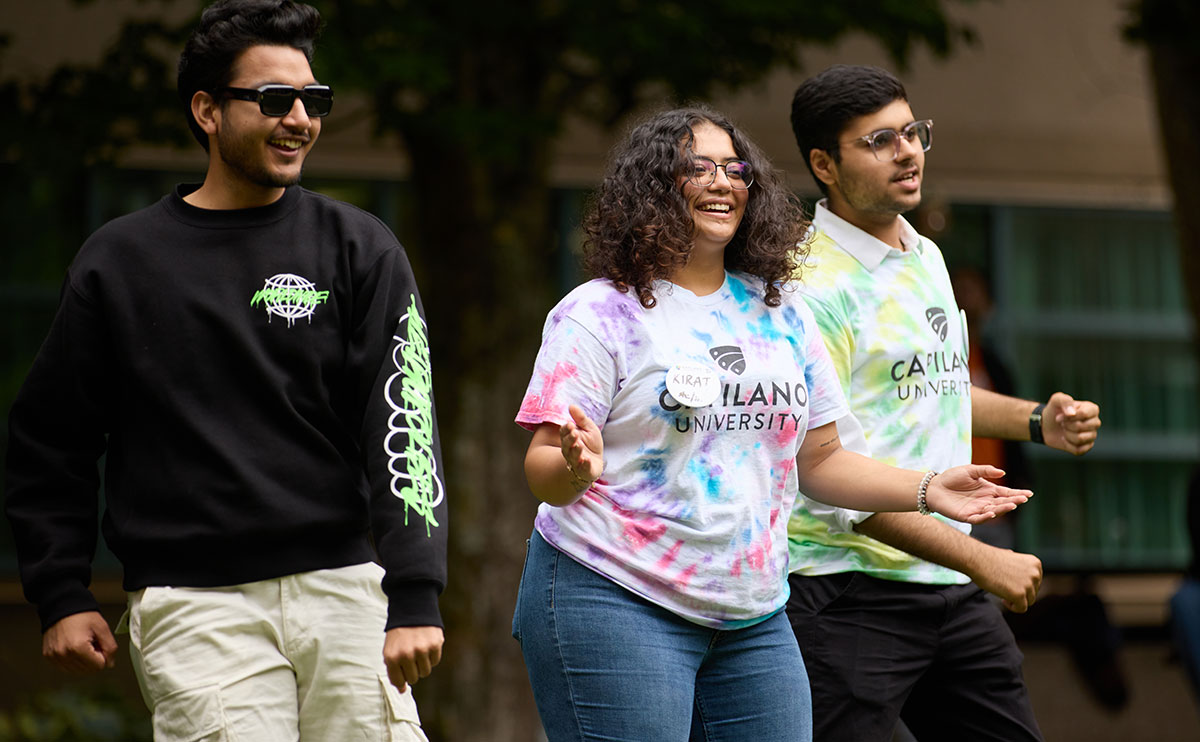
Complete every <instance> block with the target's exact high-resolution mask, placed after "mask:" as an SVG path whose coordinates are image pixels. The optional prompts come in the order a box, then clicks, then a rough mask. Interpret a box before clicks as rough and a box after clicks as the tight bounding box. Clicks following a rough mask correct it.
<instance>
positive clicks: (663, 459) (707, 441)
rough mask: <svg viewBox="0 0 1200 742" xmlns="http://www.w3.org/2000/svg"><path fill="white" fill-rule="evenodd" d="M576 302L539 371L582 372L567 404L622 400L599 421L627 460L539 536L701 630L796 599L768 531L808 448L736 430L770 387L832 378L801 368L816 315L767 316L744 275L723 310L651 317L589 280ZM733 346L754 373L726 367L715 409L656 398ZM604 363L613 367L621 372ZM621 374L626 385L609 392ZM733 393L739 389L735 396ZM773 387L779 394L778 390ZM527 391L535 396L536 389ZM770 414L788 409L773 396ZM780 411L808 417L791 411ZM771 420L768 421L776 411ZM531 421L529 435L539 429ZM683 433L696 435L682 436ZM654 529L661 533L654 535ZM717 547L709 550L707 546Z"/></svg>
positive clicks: (669, 304)
mask: <svg viewBox="0 0 1200 742" xmlns="http://www.w3.org/2000/svg"><path fill="white" fill-rule="evenodd" d="M578 291H579V292H580V295H581V296H582V297H583V298H582V299H581V300H579V301H578V302H577V303H576V305H575V309H574V313H573V314H572V316H571V318H570V319H571V320H572V322H565V323H563V322H561V319H562V318H561V317H556V319H557V320H559V322H558V323H557V324H556V325H555V328H554V333H555V334H554V336H553V337H551V338H550V339H549V340H544V348H545V353H542V354H539V364H542V365H546V366H550V365H551V364H552V363H553V362H555V361H557V360H563V359H569V360H570V361H571V362H572V363H575V364H577V365H578V368H579V375H578V376H577V377H572V378H571V380H570V382H569V383H565V384H564V387H563V390H562V393H563V394H564V395H566V394H570V395H572V396H573V397H586V396H588V395H589V393H592V392H595V391H597V390H599V389H600V388H601V386H604V388H605V390H606V391H608V392H612V394H611V395H607V394H606V395H603V396H605V397H606V398H609V399H611V402H612V405H613V406H614V407H615V408H616V409H614V410H609V411H608V414H603V413H600V414H597V415H594V416H593V417H594V418H599V417H604V418H605V420H606V423H601V424H602V426H603V429H604V430H605V438H606V440H605V443H606V449H607V448H610V447H611V449H612V450H613V451H617V450H618V445H617V444H616V443H614V444H613V445H611V446H610V445H609V443H610V441H609V440H608V437H609V435H610V434H611V435H612V436H613V437H614V441H615V440H617V437H618V436H620V438H619V439H620V440H621V441H622V443H621V444H620V445H621V446H623V448H621V449H620V451H621V453H620V457H619V458H614V459H613V460H612V461H611V462H609V464H610V466H609V471H608V472H607V473H606V481H605V482H604V483H603V485H602V486H600V487H598V488H597V491H596V494H597V495H598V496H597V497H591V498H585V499H583V500H581V501H580V502H579V503H576V504H575V505H572V506H569V507H568V508H550V507H549V506H543V507H542V508H541V509H540V510H539V517H538V523H539V526H538V527H539V531H543V533H544V535H545V532H546V531H549V532H550V536H551V538H550V540H551V543H554V544H555V545H556V546H557V547H558V548H560V549H562V550H564V551H565V552H567V553H569V554H571V555H572V556H573V557H574V558H577V559H580V560H582V561H584V562H585V563H587V564H589V566H593V567H594V568H596V569H597V570H598V571H600V572H601V573H602V574H605V575H608V576H610V577H612V578H613V579H616V580H617V581H618V582H620V583H621V584H623V585H625V586H626V587H628V588H630V589H631V590H632V591H633V592H635V593H638V594H641V595H643V596H644V597H647V598H648V599H650V600H652V601H654V602H657V603H659V604H661V605H663V606H665V607H667V608H669V609H671V610H674V611H676V612H678V613H680V615H684V616H685V617H687V618H689V619H691V620H696V621H698V622H700V623H703V624H705V625H711V626H715V627H718V628H723V629H724V628H737V627H740V626H746V625H750V624H753V623H755V622H757V621H759V620H762V619H763V618H765V617H767V616H769V615H771V614H772V613H773V612H774V610H775V609H776V608H778V606H779V604H780V603H779V601H780V600H783V599H784V598H785V597H786V589H783V591H782V593H781V592H780V586H782V585H785V582H784V580H783V578H782V576H783V575H784V574H785V570H784V564H783V562H785V561H786V556H785V555H784V548H785V547H786V539H785V538H783V537H782V535H779V534H775V533H774V532H773V531H775V530H779V531H781V532H782V526H780V525H778V524H777V525H776V527H775V528H774V529H772V533H770V534H768V533H766V529H767V528H768V524H769V523H770V513H771V512H779V511H780V509H782V508H786V507H788V505H790V497H789V495H788V493H787V492H786V491H785V490H786V489H787V488H786V486H785V482H784V479H783V477H784V476H785V475H786V474H787V470H786V469H784V468H781V467H780V466H779V460H780V458H781V457H784V458H786V456H787V455H788V453H789V451H788V449H790V448H791V447H792V446H794V445H798V439H794V438H791V437H790V436H788V435H783V434H782V431H783V428H782V427H781V423H780V422H779V421H776V422H775V423H768V425H769V427H768V428H767V429H766V430H764V431H761V432H759V433H758V434H757V435H756V434H755V433H754V432H753V429H752V428H751V429H750V430H749V432H748V433H747V432H737V433H734V431H733V428H732V427H731V426H733V425H734V424H735V423H734V421H735V420H738V419H739V416H740V415H742V414H745V413H755V412H756V410H755V409H752V408H755V407H758V406H759V405H760V404H761V403H763V402H764V400H762V399H761V395H762V394H763V392H762V391H759V392H758V395H759V398H758V401H756V402H755V403H754V404H753V405H751V404H750V400H751V399H754V398H755V397H754V394H755V389H756V388H759V387H760V384H759V383H758V382H759V379H760V378H779V379H780V380H788V381H789V383H790V384H795V383H797V382H803V381H805V380H808V383H809V386H810V388H811V379H812V378H813V377H816V378H818V379H820V378H822V371H823V369H821V368H819V367H818V368H816V369H812V370H811V371H810V370H808V369H803V370H802V364H801V365H795V363H796V361H803V360H804V356H805V355H808V353H807V351H808V350H810V349H811V348H812V347H813V346H812V345H810V344H809V343H808V342H807V340H808V339H807V338H805V337H803V335H802V334H801V335H799V336H796V334H795V333H794V332H793V331H792V329H791V327H792V325H794V324H796V323H797V317H798V316H807V308H806V307H804V306H803V305H799V306H797V307H796V308H795V309H790V308H789V307H788V304H789V303H790V302H791V301H793V300H792V299H791V297H790V295H788V296H785V297H784V306H782V307H778V308H767V307H765V306H764V305H763V303H762V290H761V282H759V281H757V280H756V279H753V278H748V277H745V276H739V275H733V274H730V275H729V276H728V277H727V280H726V284H725V287H724V288H723V290H722V291H721V297H720V298H719V300H718V297H712V298H701V299H700V300H697V299H696V297H693V296H691V295H690V294H687V293H685V292H680V291H676V292H675V295H674V298H673V299H672V298H671V297H670V296H664V297H663V298H662V299H661V304H660V306H659V307H656V308H654V309H651V310H645V309H643V308H642V307H640V305H638V304H637V302H636V297H635V296H632V295H628V294H625V295H620V296H615V297H614V296H613V295H614V294H616V292H615V291H614V290H613V288H612V287H611V285H610V284H601V283H597V282H591V283H590V284H589V285H587V286H586V287H581V288H580V289H579V290H578ZM572 298H574V297H572ZM602 298H603V299H605V301H601V299H602ZM739 304H742V305H743V306H741V307H739V306H738V305H739ZM797 313H799V315H798V314H797ZM555 314H556V315H559V314H561V312H560V311H558V310H556V312H555ZM576 315H578V316H576ZM575 324H578V327H576V326H574V325H575ZM568 327H569V328H570V330H571V331H570V333H569V334H568V332H566V330H567V328H568ZM733 328H736V331H735V330H734V329H733ZM635 342H636V345H635ZM817 342H818V343H819V342H820V340H819V338H818V339H817ZM730 344H734V345H737V346H739V347H741V348H742V349H743V352H744V356H745V359H746V363H747V367H746V370H745V372H744V373H743V374H740V375H735V374H734V372H733V371H732V370H729V369H727V370H724V371H718V373H719V375H720V377H721V378H722V381H723V385H722V392H723V395H724V396H722V397H720V398H719V399H718V401H717V402H716V403H714V404H713V405H711V406H710V407H711V408H712V409H708V408H706V409H705V410H703V411H702V410H692V409H686V408H684V409H680V410H677V411H667V410H664V409H663V408H662V406H661V404H660V403H659V398H660V395H661V394H662V393H663V392H664V391H665V389H666V384H665V371H666V369H667V368H668V367H669V366H670V365H671V364H673V363H680V362H684V361H686V360H689V359H690V360H692V361H696V362H702V363H705V364H706V365H710V364H713V359H712V358H711V356H710V353H709V348H712V347H714V346H719V345H730ZM597 351H600V352H597ZM603 351H607V352H608V353H609V355H611V357H612V365H610V363H609V361H608V358H606V357H605V356H604V353H603ZM543 356H544V358H545V361H543ZM648 362H649V363H652V364H653V365H649V366H648V365H647V363H648ZM810 362H811V361H810ZM789 364H791V365H789ZM660 365H661V366H662V368H661V373H660V372H659V366H660ZM714 367H715V365H714ZM539 368H540V367H539ZM610 369H611V370H615V371H616V374H615V377H614V378H613V379H611V380H607V381H606V379H608V377H607V376H606V375H605V374H609V373H611V370H610ZM806 371H809V372H808V373H806ZM626 376H628V378H624V377H626ZM616 377H622V378H616ZM833 381H834V382H836V379H833ZM738 382H741V383H740V385H739V384H738ZM724 383H729V384H730V385H731V386H730V388H729V389H728V390H725V389H724ZM764 383H765V382H764ZM626 386H627V387H628V388H626ZM762 388H764V389H767V390H768V391H767V392H766V393H767V395H768V396H770V391H769V387H762ZM614 389H615V390H620V392H621V393H620V394H619V395H618V394H616V392H615V391H614ZM735 389H736V390H737V391H736V392H735ZM529 393H530V394H536V389H534V390H532V391H531V392H529ZM631 395H632V396H631ZM596 396H597V395H595V394H592V397H593V399H595V397H596ZM734 396H736V397H737V400H736V401H735V400H734V399H733V397H734ZM576 401H578V400H576ZM631 402H632V403H633V404H632V406H631V405H630V403H631ZM769 404H770V405H771V406H775V405H776V404H777V403H776V402H774V401H773V398H772V401H771V402H770V403H769ZM778 404H779V406H783V404H787V405H788V406H790V407H792V408H793V411H798V410H796V408H797V407H798V405H795V404H793V403H792V402H790V401H789V402H786V403H778ZM810 404H815V405H816V407H817V410H815V411H818V412H821V414H823V415H826V416H827V415H828V411H827V410H822V408H823V407H827V405H822V404H820V403H819V402H817V401H816V400H815V399H814V401H813V402H811V403H810ZM601 406H603V405H601ZM748 408H751V409H748ZM766 412H767V414H768V415H770V410H767V411H766ZM647 413H649V414H647ZM609 414H611V415H612V417H611V418H609V417H608V415H609ZM801 414H802V415H803V413H801ZM726 415H728V418H727V419H728V422H727V423H726V425H725V426H722V427H713V428H707V429H706V428H705V426H703V425H698V424H697V423H696V421H697V420H698V419H699V420H704V421H709V422H707V423H706V424H707V425H712V424H713V423H712V422H711V420H720V419H722V418H723V417H724V416H726ZM750 419H751V420H753V418H750ZM822 419H825V417H823V418H822ZM779 420H782V417H780V418H779ZM521 422H522V424H523V425H526V426H529V425H530V424H536V423H537V422H538V421H537V420H521ZM598 422H599V419H598ZM677 422H679V423H680V424H681V425H683V426H684V427H685V430H679V428H678V427H677V426H676V423H677ZM803 422H804V421H803V419H801V431H802V430H803ZM687 423H691V425H690V426H689V425H687ZM717 424H718V425H719V424H720V423H719V422H718V423H717ZM741 424H742V425H745V424H746V422H745V421H744V420H743V422H742V423H741ZM750 424H751V425H753V422H751V423H750ZM745 430H746V429H743V431H745ZM714 431H719V432H714ZM731 433H732V434H733V435H732V439H733V440H736V441H738V443H737V444H736V445H734V446H731V445H730V444H729V441H730V440H731ZM794 441H796V442H794ZM614 456H615V454H614ZM718 469H719V471H718ZM769 472H770V473H774V474H775V475H777V476H772V475H771V474H770V473H769ZM609 477H611V480H609V479H608V478H609ZM722 498H723V499H722ZM685 511H686V512H685ZM560 522H561V525H562V528H563V530H561V531H560V530H559V528H558V527H557V526H558V525H560ZM651 523H655V524H659V525H657V526H653V527H651V526H649V525H648V524H651ZM663 527H665V530H663V531H662V535H661V536H655V537H654V538H653V540H652V541H650V542H648V543H646V544H645V546H644V547H643V548H642V549H641V550H637V549H634V546H636V545H637V539H636V537H635V538H634V542H628V541H627V540H626V539H627V537H629V535H630V534H631V533H633V534H646V535H649V534H650V533H652V532H656V531H654V529H655V528H663ZM630 528H632V529H633V530H632V531H630V530H628V529H630ZM718 536H719V537H720V538H719V541H718V540H717V538H716V537H718ZM706 540H708V541H709V542H710V543H709V544H707V545H706V546H703V547H700V546H699V545H701V544H705V541H706ZM681 544H682V545H683V546H682V549H680V545H681ZM698 547H699V548H698ZM710 547H711V548H710ZM701 549H703V550H701ZM748 554H750V555H751V556H750V557H749V558H750V559H751V561H750V562H747V561H746V560H747V558H748V557H747V555H748ZM735 564H737V565H738V567H737V568H736V569H735ZM751 564H760V565H761V568H755V567H751V566H749V565H751ZM776 573H777V574H776Z"/></svg>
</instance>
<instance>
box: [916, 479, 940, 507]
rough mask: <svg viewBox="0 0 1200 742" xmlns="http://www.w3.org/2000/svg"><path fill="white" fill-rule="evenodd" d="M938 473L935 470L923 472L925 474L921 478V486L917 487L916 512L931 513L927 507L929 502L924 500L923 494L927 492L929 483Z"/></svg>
mask: <svg viewBox="0 0 1200 742" xmlns="http://www.w3.org/2000/svg"><path fill="white" fill-rule="evenodd" d="M937 475H938V473H937V472H935V471H932V470H930V471H927V472H925V476H924V477H922V478H921V486H920V487H917V512H918V513H920V514H921V515H933V511H932V510H930V509H929V504H928V503H927V502H926V501H925V495H926V494H927V493H928V492H929V483H930V482H932V481H933V478H934V477H936V476H937Z"/></svg>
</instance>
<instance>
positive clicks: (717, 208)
mask: <svg viewBox="0 0 1200 742" xmlns="http://www.w3.org/2000/svg"><path fill="white" fill-rule="evenodd" d="M696 210H697V211H707V212H709V213H712V214H728V213H729V212H730V211H732V210H733V209H732V207H730V205H729V204H705V205H703V206H698V207H696Z"/></svg>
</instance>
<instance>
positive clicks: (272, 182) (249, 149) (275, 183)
mask: <svg viewBox="0 0 1200 742" xmlns="http://www.w3.org/2000/svg"><path fill="white" fill-rule="evenodd" d="M217 145H218V146H219V148H220V149H219V150H218V153H219V155H220V157H221V161H222V162H224V163H225V165H226V166H227V167H228V168H229V169H230V170H232V171H233V172H235V173H237V174H238V175H240V176H241V177H243V178H245V179H246V180H247V181H249V182H250V183H253V184H254V185H257V186H262V187H263V188H287V187H288V186H293V185H296V184H297V183H299V182H300V176H301V175H303V174H304V170H303V168H300V169H298V170H296V171H295V173H294V174H293V173H279V172H275V171H273V170H271V169H270V168H269V167H267V164H266V162H265V160H264V158H263V157H262V155H261V154H260V153H259V152H258V141H257V140H251V139H250V138H248V137H239V136H237V134H236V133H235V132H233V131H230V130H229V129H221V131H220V133H219V134H218V135H217Z"/></svg>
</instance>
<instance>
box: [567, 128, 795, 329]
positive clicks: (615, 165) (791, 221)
mask: <svg viewBox="0 0 1200 742" xmlns="http://www.w3.org/2000/svg"><path fill="white" fill-rule="evenodd" d="M704 123H709V124H712V125H714V126H716V127H718V128H720V129H722V130H723V131H725V132H726V133H727V134H729V138H730V139H731V140H732V141H733V148H734V151H735V152H736V153H737V156H738V157H739V158H741V159H743V160H745V161H747V162H749V163H750V167H751V172H752V173H753V174H754V183H753V184H752V185H751V186H750V198H749V200H748V202H747V205H746V212H745V214H744V216H743V217H742V222H741V224H740V225H738V230H737V233H736V234H735V235H734V237H733V239H732V240H731V241H730V242H729V244H728V245H727V246H726V247H725V267H726V269H730V270H739V271H744V272H746V273H749V274H751V275H754V276H757V277H758V278H761V279H762V281H763V284H764V299H765V301H766V303H767V304H768V305H769V306H778V305H779V303H780V298H779V289H780V285H781V284H782V283H784V282H786V281H787V280H789V279H790V278H791V277H792V276H793V274H794V273H795V272H796V269H797V268H798V267H799V266H800V265H801V264H802V263H803V260H804V257H805V256H806V255H807V252H808V250H807V247H806V245H804V244H802V243H804V236H805V232H806V231H807V230H808V226H809V221H808V219H807V217H806V216H805V212H804V208H803V207H802V206H801V205H800V201H799V199H797V198H796V196H795V194H793V193H792V192H791V191H790V190H789V189H788V188H787V187H786V186H785V185H784V184H783V179H782V177H781V176H780V174H779V173H778V172H777V171H776V170H775V169H774V168H773V167H772V166H771V163H770V161H769V160H768V159H767V157H766V156H765V155H764V154H763V153H762V150H760V149H759V148H758V147H757V146H756V145H755V144H754V143H753V142H751V141H750V139H749V138H747V137H746V136H745V135H744V134H743V133H742V132H741V131H739V130H738V129H737V127H735V126H734V125H733V124H732V123H731V122H730V121H729V119H727V118H726V117H725V116H723V115H722V114H720V113H718V112H717V111H715V110H713V109H711V108H709V107H708V106H705V105H693V106H688V107H686V108H677V109H674V110H670V111H664V112H662V113H658V114H656V115H654V116H652V117H650V118H649V119H647V120H646V121H644V122H643V123H641V124H639V125H638V126H636V127H634V129H633V130H632V131H631V132H630V134H629V137H628V138H627V139H626V140H625V141H624V142H623V143H622V144H619V145H618V146H617V147H615V148H614V149H613V152H612V155H611V157H610V161H609V165H608V171H607V173H606V174H605V176H604V180H603V181H602V182H601V184H600V188H599V189H598V190H597V191H596V193H595V194H594V195H593V196H592V198H591V202H590V204H589V207H588V210H587V213H586V214H585V216H584V219H583V229H584V233H585V239H584V243H583V253H584V265H585V267H586V268H587V269H588V271H589V272H591V273H592V275H595V276H599V277H602V278H607V279H609V280H611V281H612V282H613V283H614V284H616V287H617V288H618V289H619V290H620V291H622V292H625V291H629V290H630V289H633V290H634V291H636V292H637V296H638V300H639V301H640V302H641V304H642V306H644V307H646V308H650V307H653V306H654V305H655V299H654V294H653V292H652V290H651V285H652V284H653V282H654V281H655V280H659V279H666V278H668V277H669V275H670V274H671V273H672V272H673V271H674V270H676V269H678V268H682V267H683V266H684V265H686V264H687V262H688V258H689V257H690V255H691V250H692V238H693V235H694V232H695V224H694V222H693V221H692V217H691V212H690V209H689V207H688V203H687V200H686V198H685V197H684V195H683V193H682V191H681V189H680V188H679V186H678V185H677V183H678V179H679V176H680V175H682V174H683V173H684V172H686V171H687V170H688V169H690V168H691V167H692V161H691V152H690V150H691V146H692V144H693V142H694V140H695V137H694V134H693V131H694V130H695V127H697V126H699V125H701V124H704Z"/></svg>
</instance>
